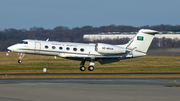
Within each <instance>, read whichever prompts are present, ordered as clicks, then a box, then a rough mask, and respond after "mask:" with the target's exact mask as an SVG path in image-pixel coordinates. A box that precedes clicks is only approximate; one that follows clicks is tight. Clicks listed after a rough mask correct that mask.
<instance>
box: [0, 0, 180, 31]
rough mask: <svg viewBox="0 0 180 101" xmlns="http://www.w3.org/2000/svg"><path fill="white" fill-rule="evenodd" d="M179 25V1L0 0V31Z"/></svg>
mask: <svg viewBox="0 0 180 101" xmlns="http://www.w3.org/2000/svg"><path fill="white" fill-rule="evenodd" d="M111 24H114V25H130V26H135V27H140V26H144V25H150V26H151V25H159V24H170V25H180V0H0V30H4V29H5V28H6V29H7V28H16V29H23V28H25V29H27V30H29V28H32V27H43V28H45V29H53V28H55V27H57V26H66V27H69V28H74V27H82V26H86V25H90V26H93V27H100V26H107V25H111Z"/></svg>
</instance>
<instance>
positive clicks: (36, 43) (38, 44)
mask: <svg viewBox="0 0 180 101" xmlns="http://www.w3.org/2000/svg"><path fill="white" fill-rule="evenodd" d="M40 50H41V43H40V42H35V50H34V52H35V53H39V52H40Z"/></svg>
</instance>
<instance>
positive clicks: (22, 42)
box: [18, 41, 28, 44]
mask: <svg viewBox="0 0 180 101" xmlns="http://www.w3.org/2000/svg"><path fill="white" fill-rule="evenodd" d="M18 44H28V42H27V41H21V42H19V43H18Z"/></svg>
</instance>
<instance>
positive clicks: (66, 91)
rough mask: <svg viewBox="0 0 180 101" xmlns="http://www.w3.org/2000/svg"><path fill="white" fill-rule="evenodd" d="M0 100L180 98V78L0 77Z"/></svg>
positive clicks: (157, 100)
mask: <svg viewBox="0 0 180 101" xmlns="http://www.w3.org/2000/svg"><path fill="white" fill-rule="evenodd" d="M0 89H1V90H0V100H1V101H50V100H52V101H57V100H60V101H72V100H73V101H179V99H180V96H179V91H180V79H176V78H171V79H166V78H164V79H0Z"/></svg>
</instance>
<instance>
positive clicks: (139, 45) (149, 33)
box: [126, 29, 158, 57]
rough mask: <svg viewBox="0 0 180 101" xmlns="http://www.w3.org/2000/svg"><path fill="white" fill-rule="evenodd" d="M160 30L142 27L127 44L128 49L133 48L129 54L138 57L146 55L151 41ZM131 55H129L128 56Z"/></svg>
mask: <svg viewBox="0 0 180 101" xmlns="http://www.w3.org/2000/svg"><path fill="white" fill-rule="evenodd" d="M157 33H158V31H155V30H150V29H141V30H139V32H138V33H137V34H136V35H135V36H134V37H133V38H132V39H131V40H130V41H129V42H128V44H126V49H128V50H131V51H129V52H128V53H127V55H131V56H132V57H138V56H143V55H146V52H147V50H148V49H149V46H150V45H151V42H152V40H153V38H154V36H155V34H157ZM128 57H129V56H128Z"/></svg>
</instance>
